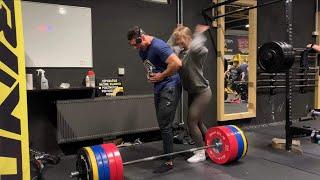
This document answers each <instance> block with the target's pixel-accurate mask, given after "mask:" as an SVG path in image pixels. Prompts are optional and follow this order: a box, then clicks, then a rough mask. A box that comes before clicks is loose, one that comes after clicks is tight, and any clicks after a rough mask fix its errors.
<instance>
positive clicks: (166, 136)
mask: <svg viewBox="0 0 320 180" xmlns="http://www.w3.org/2000/svg"><path fill="white" fill-rule="evenodd" d="M127 38H128V41H129V44H130V46H132V47H134V48H135V49H137V50H139V56H140V57H141V60H142V62H143V64H144V66H145V68H146V71H147V78H148V81H149V82H151V83H154V102H155V108H156V115H157V120H158V124H159V127H160V131H161V136H162V139H163V149H164V153H165V154H167V153H172V152H173V132H172V131H173V130H172V122H173V120H174V117H175V112H176V108H177V105H178V102H179V100H180V95H181V84H180V77H179V75H178V73H177V71H178V70H179V69H180V68H181V66H182V63H181V60H180V59H179V58H178V57H177V56H176V55H175V53H173V50H172V49H171V48H170V46H169V45H168V44H167V43H165V42H164V41H163V40H161V39H158V38H156V37H153V36H150V35H147V34H145V33H144V32H143V30H142V29H141V28H140V27H138V26H135V27H133V28H132V29H130V30H129V31H128V34H127ZM172 168H173V162H172V157H171V156H169V157H168V158H167V159H166V162H165V163H163V164H161V166H160V167H159V168H157V169H156V170H155V171H154V172H155V173H163V172H166V171H168V170H170V169H172Z"/></svg>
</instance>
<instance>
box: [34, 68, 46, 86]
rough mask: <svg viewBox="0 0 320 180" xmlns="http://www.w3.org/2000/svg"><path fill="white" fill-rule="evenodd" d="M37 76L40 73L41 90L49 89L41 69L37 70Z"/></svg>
mask: <svg viewBox="0 0 320 180" xmlns="http://www.w3.org/2000/svg"><path fill="white" fill-rule="evenodd" d="M36 71H37V72H38V76H39V74H40V73H41V85H40V87H41V89H49V84H48V79H47V78H46V77H45V75H44V73H45V71H44V70H43V69H37V70H36Z"/></svg>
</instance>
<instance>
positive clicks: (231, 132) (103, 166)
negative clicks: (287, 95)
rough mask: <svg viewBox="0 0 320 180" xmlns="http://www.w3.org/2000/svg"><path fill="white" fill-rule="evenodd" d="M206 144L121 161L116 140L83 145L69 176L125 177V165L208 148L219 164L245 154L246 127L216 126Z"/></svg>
mask: <svg viewBox="0 0 320 180" xmlns="http://www.w3.org/2000/svg"><path fill="white" fill-rule="evenodd" d="M205 144H206V146H204V147H198V148H192V149H187V150H183V151H178V152H173V153H169V154H163V155H158V156H151V157H146V158H142V159H137V160H133V161H129V162H124V163H123V162H122V158H121V154H120V152H119V150H118V148H117V146H116V145H115V144H113V143H108V144H101V145H95V146H91V147H83V148H81V149H80V150H79V152H78V155H77V162H76V171H74V172H71V174H70V177H71V178H75V177H77V178H78V179H79V180H123V174H124V173H123V166H124V165H130V164H135V163H140V162H146V161H152V160H155V159H159V158H162V157H168V156H173V155H177V154H182V153H187V152H194V151H197V150H201V149H206V152H207V155H208V157H209V158H210V159H211V160H212V161H213V162H214V163H217V164H227V163H230V162H233V161H237V160H239V159H241V158H243V157H245V156H246V154H247V151H248V141H247V138H246V136H245V134H244V133H243V131H242V130H241V129H240V128H238V127H237V126H234V125H227V126H217V127H212V128H210V129H208V131H207V133H206V135H205Z"/></svg>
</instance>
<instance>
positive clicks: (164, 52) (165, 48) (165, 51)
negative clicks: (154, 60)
mask: <svg viewBox="0 0 320 180" xmlns="http://www.w3.org/2000/svg"><path fill="white" fill-rule="evenodd" d="M155 47H156V53H157V55H158V56H159V58H160V60H161V61H162V62H164V63H166V60H167V59H168V57H169V56H170V55H171V54H173V50H172V49H171V48H170V46H169V45H168V44H167V43H165V42H164V41H162V40H159V41H158V43H157V45H156V46H155Z"/></svg>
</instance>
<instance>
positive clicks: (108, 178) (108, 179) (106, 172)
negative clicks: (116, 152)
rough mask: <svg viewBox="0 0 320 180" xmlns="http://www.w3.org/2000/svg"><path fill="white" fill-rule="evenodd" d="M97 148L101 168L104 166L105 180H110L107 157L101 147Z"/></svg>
mask: <svg viewBox="0 0 320 180" xmlns="http://www.w3.org/2000/svg"><path fill="white" fill-rule="evenodd" d="M99 148H100V154H101V157H102V162H103V166H104V175H105V177H106V178H105V179H106V180H110V167H109V160H108V157H107V155H106V153H105V151H104V149H103V147H102V146H101V145H99Z"/></svg>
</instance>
